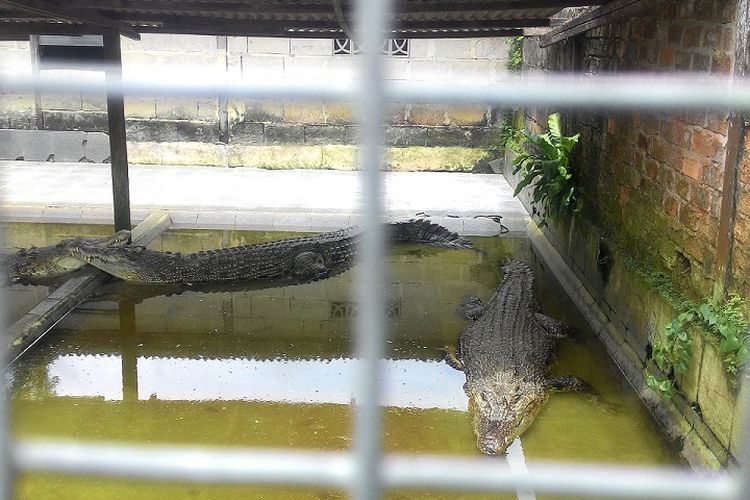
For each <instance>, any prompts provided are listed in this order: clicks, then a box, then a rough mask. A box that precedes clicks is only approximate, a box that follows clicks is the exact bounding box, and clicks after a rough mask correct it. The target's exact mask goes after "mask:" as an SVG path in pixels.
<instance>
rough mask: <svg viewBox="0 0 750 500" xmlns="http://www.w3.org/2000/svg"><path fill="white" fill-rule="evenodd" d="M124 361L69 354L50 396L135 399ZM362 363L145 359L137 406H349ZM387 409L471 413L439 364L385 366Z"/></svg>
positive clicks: (53, 371)
mask: <svg viewBox="0 0 750 500" xmlns="http://www.w3.org/2000/svg"><path fill="white" fill-rule="evenodd" d="M124 359H125V358H123V357H122V356H97V355H91V354H84V355H77V354H68V355H63V356H59V357H57V358H55V359H54V360H53V361H52V362H51V363H50V364H49V365H48V367H47V377H48V379H49V383H50V387H51V389H52V395H54V396H59V397H64V396H70V397H100V398H103V399H105V400H115V401H116V400H122V399H124V395H125V394H127V393H128V392H129V391H132V389H133V387H132V382H131V381H129V380H127V379H125V378H124V377H123V373H124V372H125V370H124V369H123V370H122V371H121V367H122V368H124V367H125V362H124ZM357 363H358V360H356V359H345V358H340V359H326V360H319V359H290V360H286V359H190V358H160V357H139V358H137V361H136V372H137V373H136V378H135V381H136V382H137V395H138V399H139V400H161V401H263V402H279V403H315V404H318V403H323V404H349V403H350V402H351V401H352V398H353V392H354V388H353V384H352V380H353V379H354V374H355V373H356V370H357V366H356V365H357ZM380 368H381V372H380V381H381V384H382V386H383V389H384V390H383V400H382V404H383V405H384V406H392V407H397V408H419V409H430V408H436V409H445V410H459V411H466V409H467V401H466V395H465V394H464V392H463V389H462V385H463V382H464V377H463V374H461V373H460V372H457V371H456V370H454V369H452V368H450V367H448V366H447V365H446V364H445V363H442V362H438V361H426V360H418V359H397V360H383V361H382V362H381V366H380Z"/></svg>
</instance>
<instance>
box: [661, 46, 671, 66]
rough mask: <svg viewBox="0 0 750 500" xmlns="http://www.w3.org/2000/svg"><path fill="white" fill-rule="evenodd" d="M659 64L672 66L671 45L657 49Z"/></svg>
mask: <svg viewBox="0 0 750 500" xmlns="http://www.w3.org/2000/svg"><path fill="white" fill-rule="evenodd" d="M659 65H660V66H662V67H665V68H673V67H674V49H673V48H672V47H662V48H661V50H660V51H659Z"/></svg>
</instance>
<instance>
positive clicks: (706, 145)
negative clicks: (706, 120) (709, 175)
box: [690, 129, 725, 160]
mask: <svg viewBox="0 0 750 500" xmlns="http://www.w3.org/2000/svg"><path fill="white" fill-rule="evenodd" d="M724 139H725V138H724V137H723V136H721V135H719V134H717V133H715V132H710V131H708V130H703V129H696V130H694V131H693V135H692V139H691V141H690V147H691V150H692V151H693V152H694V153H696V154H699V155H701V156H705V157H706V158H708V159H710V160H713V159H715V158H716V157H717V156H718V155H719V153H720V152H721V151H722V150H723V148H724Z"/></svg>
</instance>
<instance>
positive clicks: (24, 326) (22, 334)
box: [6, 212, 172, 363]
mask: <svg viewBox="0 0 750 500" xmlns="http://www.w3.org/2000/svg"><path fill="white" fill-rule="evenodd" d="M171 224H172V219H171V217H170V216H169V213H167V212H157V213H154V214H151V215H150V216H149V217H148V218H147V219H146V220H144V221H143V222H141V223H140V224H139V225H138V226H137V227H136V228H135V229H133V233H132V240H133V243H132V244H133V245H143V246H145V245H147V244H148V243H149V242H151V241H153V240H154V238H156V237H157V236H159V234H161V233H162V232H163V231H165V230H166V229H168V228H169V226H170V225H171ZM110 278H111V276H110V275H108V274H107V273H105V272H104V271H100V270H99V269H96V268H86V269H85V270H83V271H80V272H79V273H77V275H76V276H75V277H73V278H71V279H69V280H68V281H66V282H65V283H64V284H63V285H62V286H60V287H59V288H57V289H56V290H54V291H53V292H52V293H51V294H49V295H48V296H47V297H46V298H45V299H44V300H42V301H41V302H40V303H39V304H37V305H36V306H35V307H34V308H33V309H31V311H29V312H28V313H26V314H25V315H24V316H23V317H22V318H21V319H19V320H18V321H16V323H15V324H13V325H12V326H11V327H10V328H8V329H7V330H6V338H8V339H10V341H9V342H8V344H7V347H6V349H7V352H8V358H7V359H9V360H11V363H13V362H15V361H16V360H18V358H20V357H21V356H22V355H23V353H25V352H26V351H27V350H28V349H29V348H30V347H31V346H33V345H34V344H35V343H36V342H38V341H39V339H41V338H42V337H43V336H44V335H46V334H47V332H49V331H50V330H51V329H52V328H53V327H54V326H55V325H56V324H57V323H59V322H60V320H62V319H63V318H64V317H65V316H67V315H68V313H70V312H71V311H72V310H73V309H75V307H76V306H78V305H79V304H80V303H82V302H84V301H85V300H86V299H87V298H88V297H89V296H90V295H91V293H92V292H93V291H94V290H96V289H97V288H99V287H100V286H101V285H103V284H104V283H105V282H106V281H107V280H109V279H110Z"/></svg>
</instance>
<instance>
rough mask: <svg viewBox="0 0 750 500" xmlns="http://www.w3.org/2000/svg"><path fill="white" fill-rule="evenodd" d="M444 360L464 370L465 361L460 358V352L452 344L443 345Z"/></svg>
mask: <svg viewBox="0 0 750 500" xmlns="http://www.w3.org/2000/svg"><path fill="white" fill-rule="evenodd" d="M443 361H445V364H447V365H448V366H450V367H451V368H453V369H454V370H458V371H460V372H462V371H464V363H463V361H461V360H460V359H459V357H458V352H456V348H455V347H454V346H452V345H447V346H445V347H443Z"/></svg>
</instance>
